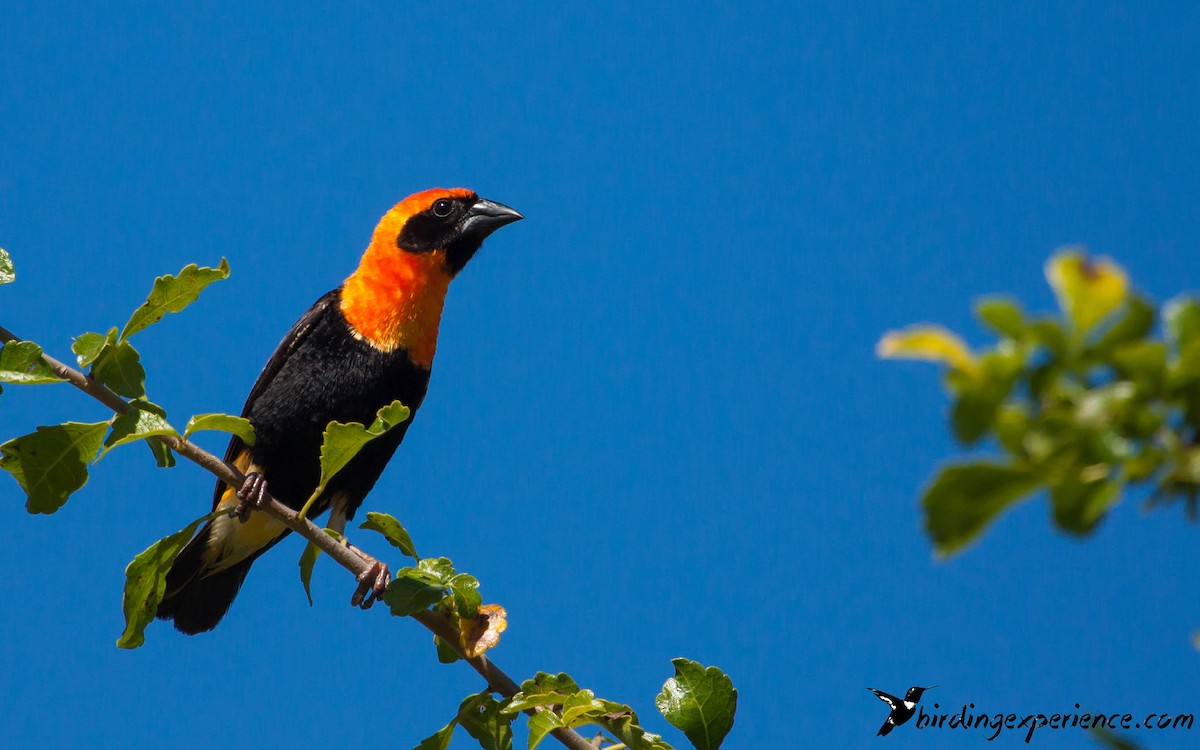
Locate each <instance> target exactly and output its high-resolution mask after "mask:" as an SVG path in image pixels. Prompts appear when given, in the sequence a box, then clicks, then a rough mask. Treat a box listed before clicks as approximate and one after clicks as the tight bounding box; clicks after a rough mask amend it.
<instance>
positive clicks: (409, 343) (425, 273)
mask: <svg viewBox="0 0 1200 750" xmlns="http://www.w3.org/2000/svg"><path fill="white" fill-rule="evenodd" d="M473 195H474V192H472V191H470V190H467V189H465V188H452V189H442V188H436V189H433V190H425V191H423V192H420V193H415V194H414V195H410V196H409V197H407V198H405V199H404V200H402V201H400V202H399V203H397V204H396V205H395V206H394V207H393V208H392V210H390V211H388V212H387V214H385V215H384V217H383V218H382V219H380V221H379V225H378V226H376V227H375V233H374V235H372V237H371V244H370V246H368V247H367V251H366V252H365V253H363V257H362V260H361V261H360V262H359V265H358V269H357V270H355V272H354V273H353V274H351V275H350V278H348V279H346V283H345V285H343V287H342V301H341V311H342V314H343V315H344V316H345V317H346V321H347V322H348V323H349V324H350V327H351V329H352V330H353V331H354V332H355V333H356V334H357V335H358V336H359V337H361V338H362V339H363V340H364V341H366V342H367V343H369V344H370V345H371V346H373V347H375V348H376V349H378V350H380V351H382V352H393V351H395V350H397V349H401V348H402V349H405V350H406V351H407V352H408V356H409V359H411V360H412V362H413V363H414V364H416V365H420V366H421V367H424V368H426V369H429V368H430V367H431V366H432V365H433V355H434V353H435V352H436V351H437V336H438V325H439V323H440V322H441V319H442V305H443V304H444V303H445V301H446V290H447V288H448V287H449V286H450V274H449V272H448V271H447V269H446V253H445V251H443V250H434V251H433V252H427V253H409V252H406V251H404V250H402V249H401V248H399V247H398V246H397V245H396V238H397V237H398V236H399V235H400V232H401V231H402V230H403V228H404V224H405V222H407V221H408V220H409V218H411V217H412V216H414V215H416V214H419V213H421V212H422V211H426V210H428V209H429V208H430V207H431V206H432V205H433V204H434V202H435V201H437V200H438V199H440V198H467V197H470V196H473Z"/></svg>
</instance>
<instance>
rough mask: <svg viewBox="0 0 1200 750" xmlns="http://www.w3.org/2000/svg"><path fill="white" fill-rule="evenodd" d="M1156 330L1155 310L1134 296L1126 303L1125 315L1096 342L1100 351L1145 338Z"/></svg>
mask: <svg viewBox="0 0 1200 750" xmlns="http://www.w3.org/2000/svg"><path fill="white" fill-rule="evenodd" d="M1153 328H1154V308H1153V307H1151V306H1150V303H1149V302H1147V301H1146V300H1144V299H1142V298H1141V297H1136V296H1132V297H1130V298H1129V299H1128V300H1127V301H1126V302H1125V314H1124V315H1122V316H1121V317H1120V318H1118V319H1117V322H1115V323H1113V324H1112V326H1111V327H1110V328H1109V329H1108V330H1107V331H1105V332H1104V335H1103V336H1101V337H1100V340H1099V341H1097V342H1096V347H1097V348H1098V349H1102V350H1103V349H1107V348H1109V347H1112V346H1116V345H1117V344H1124V343H1126V342H1129V341H1136V340H1138V339H1141V338H1144V337H1145V336H1146V334H1148V333H1150V331H1151V329H1153Z"/></svg>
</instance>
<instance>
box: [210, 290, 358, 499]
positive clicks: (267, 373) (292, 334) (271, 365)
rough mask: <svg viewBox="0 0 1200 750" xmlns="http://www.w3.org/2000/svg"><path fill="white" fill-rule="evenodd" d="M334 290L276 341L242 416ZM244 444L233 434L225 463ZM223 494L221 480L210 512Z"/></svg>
mask: <svg viewBox="0 0 1200 750" xmlns="http://www.w3.org/2000/svg"><path fill="white" fill-rule="evenodd" d="M340 288H341V287H339V288H338V289H333V290H330V291H329V292H327V293H325V294H323V295H321V298H320V299H318V300H317V301H316V302H314V303H313V306H312V307H310V308H308V311H307V312H305V313H304V314H303V315H301V316H300V319H299V320H297V321H296V323H295V325H293V326H292V329H291V330H290V331H288V332H287V335H286V336H284V337H283V341H280V342H279V346H277V347H275V352H274V353H273V354H272V355H271V358H270V359H268V360H267V364H265V365H263V369H262V372H260V373H259V374H258V380H255V381H254V386H253V387H251V388H250V395H248V396H246V404H245V406H243V407H242V416H243V417H246V418H249V416H250V407H251V406H252V405H253V404H254V402H255V401H256V400H258V397H259V396H261V395H262V393H263V391H265V390H266V389H267V386H268V385H270V384H271V381H272V380H274V379H275V376H276V375H278V374H279V371H280V370H281V369H282V368H283V363H284V362H286V361H287V358H288V356H289V355H290V354H291V353H292V352H293V351H295V349H296V347H298V346H300V344H301V343H302V342H303V341H304V339H305V338H307V337H308V333H309V331H310V330H312V327H313V324H314V323H316V322H317V320H318V319H319V318H320V317H321V316H322V315H324V314H325V313H327V312H328V311H329V310H330V309H331V308H332V307H333V306H334V305H335V304H336V302H337V296H338V290H339V289H340ZM245 448H246V444H245V443H243V442H242V439H241V438H240V437H237V436H236V435H235V436H233V437H232V438H230V440H229V447H228V448H227V449H225V463H227V464H232V463H234V462H236V461H237V459H238V456H239V455H240V454H241V453H242V451H243V450H245ZM224 493H225V484H224V483H223V482H221V481H218V482H217V486H216V489H214V490H213V509H214V510H215V509H216V507H217V505H219V504H220V502H221V496H222V495H223V494H224Z"/></svg>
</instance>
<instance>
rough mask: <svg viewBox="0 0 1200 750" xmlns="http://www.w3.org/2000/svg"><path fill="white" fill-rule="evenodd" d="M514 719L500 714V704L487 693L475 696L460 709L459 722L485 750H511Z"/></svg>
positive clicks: (468, 699) (464, 702)
mask: <svg viewBox="0 0 1200 750" xmlns="http://www.w3.org/2000/svg"><path fill="white" fill-rule="evenodd" d="M512 721H513V717H512V716H510V715H507V714H503V713H501V712H500V703H499V701H497V700H496V699H495V698H493V697H492V696H490V695H488V694H487V693H480V694H479V695H473V696H471V697H469V698H467V699H466V700H464V701H463V702H462V705H461V706H459V709H458V722H459V724H460V725H461V726H462V728H463V729H465V730H467V734H469V735H471V736H472V737H474V738H475V740H476V741H477V742H478V743H479V746H480V747H481V748H483V750H511V749H512V741H513V733H512Z"/></svg>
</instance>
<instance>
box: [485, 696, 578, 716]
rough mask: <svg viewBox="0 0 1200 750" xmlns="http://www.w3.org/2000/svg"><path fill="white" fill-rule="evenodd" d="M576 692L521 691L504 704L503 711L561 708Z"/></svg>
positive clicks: (516, 711)
mask: <svg viewBox="0 0 1200 750" xmlns="http://www.w3.org/2000/svg"><path fill="white" fill-rule="evenodd" d="M577 692H578V691H577ZM577 692H576V693H558V692H548V693H539V692H536V691H534V692H529V693H526V692H524V691H522V692H520V693H517V694H516V695H514V696H513V697H512V698H511V699H510V700H509V702H508V703H507V704H505V707H504V710H505V711H508V712H509V713H520V712H521V711H527V710H529V709H531V708H539V707H541V708H549V707H550V706H561V705H562V704H564V703H566V702H567V699H569V698H570V697H571V696H572V695H576V694H577ZM588 692H591V691H588Z"/></svg>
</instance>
